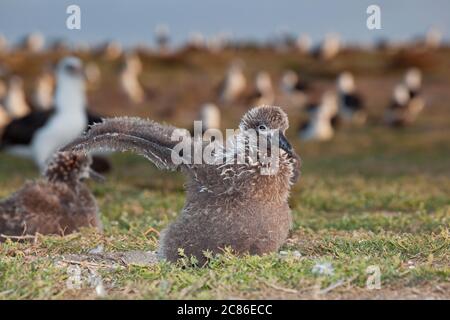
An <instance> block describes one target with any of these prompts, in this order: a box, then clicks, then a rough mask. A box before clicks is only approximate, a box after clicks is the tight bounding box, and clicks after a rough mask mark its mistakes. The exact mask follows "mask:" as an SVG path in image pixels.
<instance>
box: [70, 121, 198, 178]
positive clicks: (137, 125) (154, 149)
mask: <svg viewBox="0 0 450 320" xmlns="http://www.w3.org/2000/svg"><path fill="white" fill-rule="evenodd" d="M175 130H177V128H175V127H173V126H168V125H163V124H160V123H157V122H154V121H152V120H143V119H140V118H128V117H119V118H109V119H104V120H103V122H101V123H96V124H94V125H93V126H91V127H90V129H89V130H88V131H87V132H86V133H85V134H84V135H83V136H81V137H79V138H77V139H75V140H74V141H73V142H71V143H70V144H68V145H67V146H65V147H64V148H63V149H62V151H67V150H72V151H84V152H88V151H94V150H105V151H106V150H112V151H121V152H124V151H131V152H135V153H137V154H140V155H142V156H144V157H146V158H147V159H149V160H150V161H152V162H153V163H154V164H155V165H156V166H157V167H158V168H160V169H168V170H175V169H177V168H178V166H179V165H178V164H175V163H174V162H173V161H172V151H173V150H174V147H175V146H176V145H177V144H178V143H179V142H180V140H181V139H182V138H183V137H185V138H186V137H190V135H189V132H187V130H185V131H183V129H178V130H180V131H178V132H177V134H178V138H179V139H178V140H176V139H174V136H173V134H174V133H175Z"/></svg>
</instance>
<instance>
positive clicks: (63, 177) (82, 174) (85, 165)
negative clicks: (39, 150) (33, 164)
mask: <svg viewBox="0 0 450 320" xmlns="http://www.w3.org/2000/svg"><path fill="white" fill-rule="evenodd" d="M91 164H92V160H91V158H90V157H89V156H88V155H86V154H84V153H80V152H69V151H64V152H58V153H56V154H55V155H54V156H53V158H52V159H51V161H50V162H49V164H48V166H47V169H46V170H45V173H44V176H45V177H46V178H47V179H48V180H49V181H51V182H64V183H70V182H78V181H81V180H84V179H88V178H93V179H94V180H103V177H102V176H100V175H99V174H98V173H96V172H94V171H93V170H92V169H91V168H90V165H91Z"/></svg>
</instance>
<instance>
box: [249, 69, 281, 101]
mask: <svg viewBox="0 0 450 320" xmlns="http://www.w3.org/2000/svg"><path fill="white" fill-rule="evenodd" d="M255 89H256V90H255V91H254V92H253V93H252V94H251V95H250V97H249V98H250V101H249V104H250V105H252V106H261V105H272V104H273V103H274V101H275V92H274V89H273V85H272V79H271V78H270V74H269V73H268V72H266V71H260V72H258V73H257V74H256V78H255Z"/></svg>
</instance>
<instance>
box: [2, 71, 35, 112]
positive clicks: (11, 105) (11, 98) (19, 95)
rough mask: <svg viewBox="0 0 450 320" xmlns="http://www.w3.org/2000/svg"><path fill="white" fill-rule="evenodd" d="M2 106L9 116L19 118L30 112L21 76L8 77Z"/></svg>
mask: <svg viewBox="0 0 450 320" xmlns="http://www.w3.org/2000/svg"><path fill="white" fill-rule="evenodd" d="M4 106H5V109H6V111H7V112H8V114H9V115H10V117H11V118H20V117H23V116H25V115H27V114H28V113H30V111H31V109H30V106H29V105H28V103H27V100H26V98H25V92H24V89H23V80H22V78H20V77H18V76H12V77H11V78H10V79H9V82H8V92H7V93H6V97H5V102H4Z"/></svg>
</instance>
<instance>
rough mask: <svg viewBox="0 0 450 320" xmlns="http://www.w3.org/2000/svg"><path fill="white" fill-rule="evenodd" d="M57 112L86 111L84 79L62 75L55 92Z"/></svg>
mask: <svg viewBox="0 0 450 320" xmlns="http://www.w3.org/2000/svg"><path fill="white" fill-rule="evenodd" d="M55 106H56V111H57V112H64V113H79V112H84V110H85V106H86V96H85V87H84V83H83V81H82V80H79V79H71V78H68V77H64V76H62V77H60V78H59V79H58V87H57V90H56V93H55Z"/></svg>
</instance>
